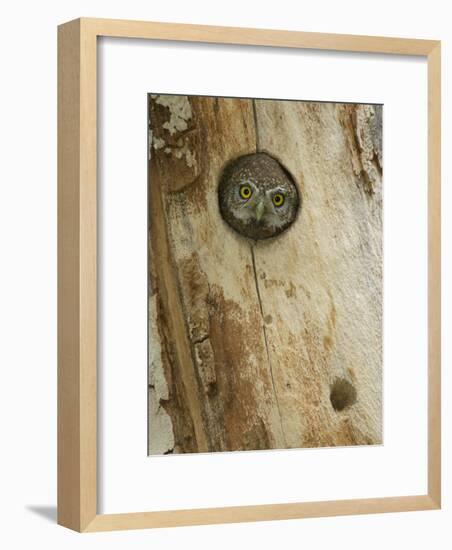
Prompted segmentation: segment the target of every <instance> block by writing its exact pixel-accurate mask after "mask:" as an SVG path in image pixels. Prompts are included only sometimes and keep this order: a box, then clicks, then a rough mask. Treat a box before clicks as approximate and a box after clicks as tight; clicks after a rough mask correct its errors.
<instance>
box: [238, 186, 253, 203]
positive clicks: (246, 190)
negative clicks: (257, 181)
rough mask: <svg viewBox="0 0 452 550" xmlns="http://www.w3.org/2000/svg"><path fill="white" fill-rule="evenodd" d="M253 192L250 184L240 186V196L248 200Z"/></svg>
mask: <svg viewBox="0 0 452 550" xmlns="http://www.w3.org/2000/svg"><path fill="white" fill-rule="evenodd" d="M252 194H253V190H252V189H251V187H250V186H249V185H241V186H240V196H241V197H242V199H245V200H248V199H249V198H250V197H251V195H252Z"/></svg>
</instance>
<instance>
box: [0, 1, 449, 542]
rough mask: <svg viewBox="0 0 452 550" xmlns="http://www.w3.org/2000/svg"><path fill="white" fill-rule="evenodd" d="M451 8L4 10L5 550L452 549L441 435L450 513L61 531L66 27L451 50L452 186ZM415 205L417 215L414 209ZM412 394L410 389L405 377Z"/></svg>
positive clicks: (71, 6) (102, 5) (203, 5)
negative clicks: (328, 39) (287, 31)
mask: <svg viewBox="0 0 452 550" xmlns="http://www.w3.org/2000/svg"><path fill="white" fill-rule="evenodd" d="M447 4H448V3H447V2H439V1H434V0H433V1H430V2H428V3H418V2H409V3H408V2H406V3H405V2H399V3H395V2H393V1H385V0H381V1H380V2H378V3H377V4H376V3H373V2H366V3H364V2H363V1H360V2H358V1H355V2H352V1H347V0H343V1H342V2H326V1H323V2H322V1H319V2H316V3H312V2H305V1H300V2H297V3H292V2H290V1H289V0H286V1H283V0H280V1H279V2H278V3H277V4H275V3H268V5H267V4H266V3H264V2H259V3H257V2H248V3H245V2H243V0H242V1H236V2H235V1H232V0H230V1H229V2H228V3H226V2H225V3H223V4H215V12H213V7H212V6H213V5H214V4H213V3H211V2H200V1H199V2H197V1H196V0H191V1H190V2H183V1H180V2H179V1H177V0H173V1H172V2H169V3H165V4H164V3H161V4H157V3H150V2H148V1H146V2H145V1H143V2H138V1H136V2H128V3H124V2H121V3H113V2H111V1H110V2H106V1H96V0H91V1H90V2H88V1H87V0H78V1H77V2H75V1H74V0H68V1H66V2H65V3H64V4H62V3H61V4H56V3H50V2H44V1H43V2H40V3H31V2H20V1H19V2H16V3H15V4H14V6H13V4H12V3H11V4H7V5H6V6H7V7H5V5H3V7H2V11H3V13H2V21H3V29H2V34H1V40H2V44H1V46H2V49H1V51H2V87H1V88H0V93H1V95H2V98H1V99H2V101H1V102H0V109H1V111H0V128H1V136H2V143H1V152H2V161H1V164H0V167H1V168H0V170H1V175H0V182H1V189H2V194H1V201H0V208H1V213H0V223H1V232H0V235H1V253H2V255H1V258H2V269H1V271H0V273H1V278H2V284H1V286H0V293H1V295H0V311H1V322H2V326H1V346H0V353H1V361H0V364H1V367H2V371H1V372H2V378H1V386H0V387H1V390H0V408H1V409H0V412H1V426H2V432H1V435H2V440H1V443H2V453H1V455H0V456H1V458H0V460H1V462H2V464H1V466H2V467H1V484H0V488H1V497H2V498H1V499H0V513H1V517H2V529H1V531H0V541H1V542H2V543H3V544H4V543H6V544H5V547H7V548H19V547H21V548H22V547H25V548H26V547H28V546H31V545H37V546H38V547H40V546H45V547H47V548H62V547H64V548H77V547H82V545H83V547H84V548H104V547H105V548H109V549H111V548H124V547H128V548H145V547H146V548H149V547H152V548H157V549H158V548H167V547H170V548H171V547H173V546H178V545H179V546H182V545H183V546H184V548H211V547H212V546H215V547H216V548H225V549H226V548H228V549H229V548H230V547H231V546H232V545H235V546H237V545H240V547H245V546H246V545H248V546H252V547H260V548H273V547H275V546H280V547H281V546H283V545H284V546H289V547H290V546H302V545H306V546H309V548H329V547H333V546H334V547H335V548H347V549H354V548H356V549H358V548H362V546H363V545H365V546H366V548H368V549H373V548H375V549H377V548H378V549H381V548H382V547H385V546H387V547H390V548H392V547H397V546H403V547H409V548H411V549H423V548H426V547H430V548H434V549H446V548H450V545H451V538H452V535H451V529H452V528H451V526H450V525H451V524H452V511H451V507H450V506H451V505H450V502H451V501H450V498H449V493H450V489H451V482H450V469H449V467H448V464H447V462H450V450H451V439H450V437H449V436H448V434H446V433H445V430H444V457H443V460H444V493H445V494H444V504H443V510H442V511H439V512H419V513H405V514H391V515H379V516H365V517H364V516H363V517H348V518H330V519H313V520H297V521H285V522H270V523H258V524H247V525H233V526H232V525H229V526H209V527H192V528H178V529H167V530H160V531H142V532H129V533H116V534H115V533H102V534H93V535H83V536H81V535H77V534H74V533H71V532H69V531H67V530H65V529H63V528H61V527H57V526H55V525H54V519H53V518H54V515H55V512H54V507H55V503H56V501H55V494H56V414H55V413H56V28H55V27H56V25H57V24H58V23H60V22H63V21H65V20H68V19H71V18H75V17H78V16H80V15H86V16H97V17H123V18H129V19H133V18H135V19H154V20H161V21H165V20H166V21H171V20H172V21H178V22H192V23H196V22H199V23H210V24H223V25H241V26H259V27H267V28H268V27H274V28H291V29H299V30H307V31H322V32H343V33H357V34H358V33H359V34H376V35H379V34H381V35H399V36H407V37H424V38H440V39H442V40H443V57H444V62H443V69H444V80H443V82H444V86H443V97H444V110H443V113H444V131H443V138H444V141H443V151H444V163H443V181H444V183H445V184H446V183H447V182H448V181H449V180H450V174H451V172H450V166H451V165H450V160H449V159H447V158H446V151H450V150H451V148H452V140H451V134H450V122H451V119H450V114H451V112H450V106H449V102H448V100H447V95H449V96H450V86H449V82H450V68H449V67H448V65H449V66H450V52H451V47H452V41H451V38H452V37H451V35H450V23H449V21H450V15H449V14H448V13H447V11H446V9H447ZM443 197H444V199H443V202H444V223H443V235H444V237H443V239H444V240H443V253H444V277H443V280H444V317H443V319H444V325H443V335H444V348H443V365H444V371H443V372H444V376H443V383H444V386H443V395H444V396H445V399H444V401H445V402H444V407H443V416H444V425H445V428H448V425H449V423H448V418H450V416H451V413H452V406H451V402H450V398H449V400H448V401H447V400H446V398H447V397H449V396H450V395H451V389H452V387H451V377H450V374H449V373H448V368H447V367H448V364H450V345H449V344H448V342H447V335H448V333H450V311H451V305H452V304H451V294H450V283H449V285H447V280H449V281H450V280H451V278H452V277H451V276H452V273H451V265H452V264H451V259H450V252H449V254H448V255H447V254H446V251H447V249H449V251H450V248H451V243H450V237H449V235H450V234H451V230H452V227H451V222H450V201H451V198H452V197H451V191H450V186H449V187H448V186H447V185H444V186H443ZM407 206H409V205H407ZM407 384H409V381H407Z"/></svg>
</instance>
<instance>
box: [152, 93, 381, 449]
mask: <svg viewBox="0 0 452 550" xmlns="http://www.w3.org/2000/svg"><path fill="white" fill-rule="evenodd" d="M149 120H150V126H149V127H150V141H149V145H150V147H149V266H150V269H149V285H150V286H149V288H150V292H149V296H150V299H149V340H150V341H149V453H150V454H163V453H172V452H174V453H183V452H206V451H231V450H246V449H248V450H249V449H281V448H299V447H320V446H335V445H355V444H356V445H365V444H378V443H381V442H382V144H381V107H380V106H371V105H358V104H356V105H352V104H333V103H309V102H295V101H272V100H247V99H243V100H242V99H225V98H207V97H187V96H161V95H160V96H159V95H152V96H150V97H149ZM256 151H263V152H267V153H269V154H270V155H272V156H273V157H275V158H277V159H278V160H279V161H280V162H281V163H282V164H283V165H284V166H285V167H286V168H287V169H288V170H289V171H290V173H291V174H292V175H293V176H294V178H295V180H296V183H297V185H298V187H299V191H300V193H301V195H302V200H303V203H302V209H301V212H300V215H299V216H298V218H297V220H296V222H295V223H294V224H293V225H292V227H291V228H290V229H289V230H288V231H287V232H285V233H283V234H282V235H280V236H279V237H276V238H275V239H270V240H268V241H258V242H257V243H254V242H253V241H250V240H247V239H246V238H244V237H242V236H240V235H239V234H237V233H235V232H234V231H233V230H232V229H231V228H230V227H229V226H227V225H226V224H225V222H224V221H223V219H222V218H221V216H220V213H219V209H218V199H217V185H218V181H219V177H220V174H221V171H222V169H223V167H224V165H225V164H226V163H227V162H229V161H230V160H231V159H234V158H235V157H238V156H240V155H243V154H247V153H253V152H256Z"/></svg>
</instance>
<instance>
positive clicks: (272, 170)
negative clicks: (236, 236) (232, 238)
mask: <svg viewBox="0 0 452 550" xmlns="http://www.w3.org/2000/svg"><path fill="white" fill-rule="evenodd" d="M218 199H219V206H220V212H221V215H222V217H223V219H224V220H225V221H226V222H227V223H228V224H229V225H230V226H231V227H232V228H233V229H235V230H236V231H237V232H238V233H240V234H241V235H243V236H245V237H248V238H250V239H254V240H258V239H269V238H270V237H275V236H277V235H279V234H280V233H282V232H283V231H284V230H286V229H287V228H288V227H289V226H290V225H291V224H292V222H293V221H294V220H295V218H296V216H297V213H298V209H299V207H300V202H301V201H300V196H299V193H298V190H297V187H296V185H295V183H294V181H293V179H292V177H291V175H290V174H289V173H288V172H287V170H286V169H285V168H283V167H282V166H281V164H280V163H279V162H278V161H277V160H275V159H274V158H272V157H271V156H270V155H268V154H267V153H255V154H251V155H244V156H242V157H239V158H238V159H235V160H234V161H232V162H230V163H229V164H228V165H227V166H226V168H225V170H224V171H223V174H222V176H221V178H220V183H219V186H218Z"/></svg>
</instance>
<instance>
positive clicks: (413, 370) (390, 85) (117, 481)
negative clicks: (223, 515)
mask: <svg viewBox="0 0 452 550" xmlns="http://www.w3.org/2000/svg"><path fill="white" fill-rule="evenodd" d="M98 61H99V74H100V86H99V105H100V110H99V130H100V131H99V143H101V144H102V147H101V148H100V150H101V151H102V154H101V155H100V159H99V175H100V178H99V208H98V212H99V214H100V215H99V220H100V223H99V226H100V232H99V235H100V238H99V245H98V251H99V258H100V261H99V267H100V269H99V272H98V281H99V289H100V297H101V299H100V303H99V320H100V322H99V326H100V328H101V332H100V335H101V337H100V338H99V346H98V349H99V357H100V360H99V371H98V372H99V373H100V376H99V385H100V387H101V388H102V391H101V396H102V397H101V398H100V399H99V405H100V406H99V411H100V412H101V414H100V423H99V436H100V437H99V441H100V442H101V444H100V446H99V457H100V460H99V474H100V477H99V480H100V491H99V504H100V508H99V511H100V512H102V513H119V512H142V511H143V510H165V509H183V508H190V507H197V508H202V507H205V508H206V507H215V506H234V505H235V506H240V505H250V504H265V503H271V502H275V503H276V502H279V503H284V502H298V501H305V502H306V501H315V500H328V499H330V500H341V499H350V498H370V497H382V496H398V495H410V494H411V495H415V494H425V493H426V492H427V433H426V424H427V383H426V380H427V331H426V327H427V208H426V204H427V108H426V107H427V64H426V61H425V60H423V59H421V58H408V59H407V58H406V57H395V56H375V55H374V56H365V55H359V54H355V55H351V54H346V55H344V54H340V53H337V52H312V51H307V52H306V51H301V52H300V51H293V50H276V51H275V50H274V49H269V48H243V47H237V46H214V45H210V46H202V47H200V46H198V45H193V46H187V45H182V44H180V45H177V44H171V45H168V44H164V43H151V42H149V41H145V40H138V41H137V40H118V39H106V40H105V39H102V40H101V42H100V45H99V55H98ZM206 66H208V67H209V71H208V73H206V72H205V71H204V69H203V68H204V67H206ZM151 67H152V68H151ZM249 67H253V70H252V71H251V72H250V71H249ZM143 68H149V69H146V70H143ZM268 74H271V75H272V78H271V80H270V81H269V79H268V76H267V75H268ZM231 75H232V76H231ZM300 75H303V76H302V77H301V76H300ZM332 83H334V84H333V85H332ZM394 83H395V85H394ZM161 90H163V91H171V92H173V93H190V94H196V93H201V92H202V93H204V94H212V95H220V94H224V95H227V96H230V95H235V96H237V95H242V96H245V97H255V96H261V95H262V94H264V95H265V96H267V97H277V98H281V97H285V98H292V99H297V98H303V99H307V100H330V101H331V100H336V101H356V102H377V101H378V102H381V103H383V104H384V107H383V113H384V115H383V116H384V124H383V128H384V134H383V146H384V151H383V156H384V184H383V188H384V201H383V202H384V216H383V218H384V247H383V248H384V259H383V265H384V289H383V296H384V334H383V341H384V345H383V349H384V354H383V363H384V377H383V378H384V395H383V402H384V445H376V446H364V447H347V448H335V449H309V450H308V449H301V450H295V449H292V450H279V451H267V452H254V453H243V452H242V453H232V454H229V453H212V454H193V455H185V456H169V457H168V456H164V457H156V456H153V457H148V456H147V455H146V448H145V445H146V439H147V438H146V434H147V368H146V365H147V285H146V283H147V231H146V230H147V173H146V163H145V162H143V159H145V158H146V155H147V97H146V92H155V91H161ZM413 113H417V115H416V117H413ZM407 128H409V131H408V132H407ZM407 195H409V197H410V204H409V209H405V208H404V207H403V206H404V205H405V204H406V196H407ZM401 205H402V210H403V212H401V208H400V207H401ZM401 219H403V223H400V220H401ZM407 311H410V315H409V316H407V314H406V312H407ZM407 380H409V391H406V387H407ZM401 392H403V395H401ZM401 403H403V406H401ZM125 404H126V406H124V405H125ZM219 471H221V475H220V476H219V475H218V472H219ZM339 472H340V475H338V474H339ZM125 474H126V475H125ZM212 479H215V491H212V484H211V480H212ZM231 480H233V483H231ZM263 480H265V482H263ZM238 488H240V490H238Z"/></svg>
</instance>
